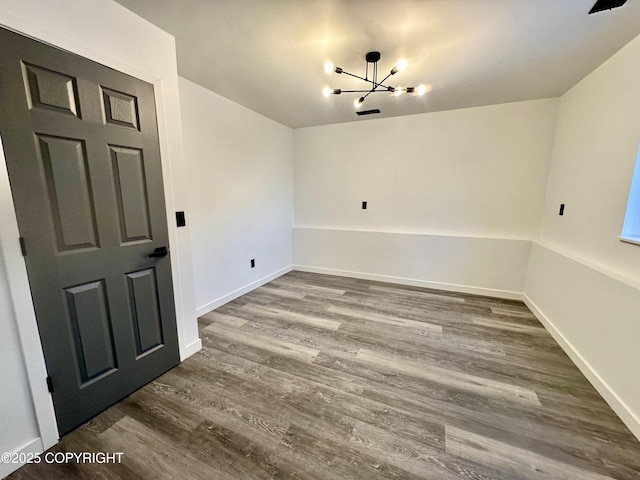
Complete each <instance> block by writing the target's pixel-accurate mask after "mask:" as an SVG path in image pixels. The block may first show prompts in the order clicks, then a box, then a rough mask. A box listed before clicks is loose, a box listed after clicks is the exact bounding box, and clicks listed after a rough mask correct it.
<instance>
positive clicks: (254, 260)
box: [251, 258, 256, 268]
mask: <svg viewBox="0 0 640 480" xmlns="http://www.w3.org/2000/svg"><path fill="white" fill-rule="evenodd" d="M255 266H256V259H255V258H252V259H251V268H255Z"/></svg>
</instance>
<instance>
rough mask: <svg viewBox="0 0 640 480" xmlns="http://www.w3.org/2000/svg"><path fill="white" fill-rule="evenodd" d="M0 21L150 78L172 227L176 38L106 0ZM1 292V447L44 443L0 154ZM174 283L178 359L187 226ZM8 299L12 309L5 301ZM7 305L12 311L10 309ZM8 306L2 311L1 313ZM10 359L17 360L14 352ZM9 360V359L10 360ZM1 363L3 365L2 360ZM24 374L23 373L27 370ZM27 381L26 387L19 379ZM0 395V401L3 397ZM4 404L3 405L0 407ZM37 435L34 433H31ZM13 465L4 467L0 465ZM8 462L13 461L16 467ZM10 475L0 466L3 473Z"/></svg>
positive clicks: (42, 407)
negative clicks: (10, 395)
mask: <svg viewBox="0 0 640 480" xmlns="http://www.w3.org/2000/svg"><path fill="white" fill-rule="evenodd" d="M0 25H1V26H4V27H7V28H10V29H12V30H15V31H18V32H21V33H24V34H27V35H29V36H32V37H34V38H37V39H40V40H43V41H45V42H47V43H50V44H53V45H56V46H59V47H60V48H62V49H65V50H68V51H71V52H74V53H77V54H79V55H82V56H84V57H87V58H90V59H92V60H95V61H98V62H100V63H102V64H105V65H107V66H109V67H112V68H115V69H117V70H120V71H123V72H125V73H128V74H130V75H134V76H136V77H138V78H141V79H142V80H145V81H147V82H150V83H152V84H154V86H155V89H156V106H157V109H158V128H159V133H160V149H161V154H162V161H163V174H164V179H165V197H166V203H167V217H168V219H169V225H170V226H171V225H175V218H174V214H173V212H174V211H175V210H186V211H187V212H188V211H189V208H188V205H187V195H186V188H187V185H186V182H185V178H184V174H183V170H184V168H183V167H182V163H183V154H182V125H181V119H180V104H179V96H178V77H177V64H176V57H175V42H174V39H173V37H172V36H170V35H169V34H167V33H165V32H163V31H161V30H160V29H158V28H157V27H155V26H153V25H151V24H149V23H148V22H146V21H143V20H142V19H140V18H139V17H137V16H136V15H134V14H132V13H131V12H129V11H128V10H126V9H124V8H123V7H122V6H120V5H118V4H116V3H115V2H112V1H111V0H56V2H49V1H44V0H0ZM0 213H2V216H1V217H0V218H2V222H0V253H1V254H2V260H3V262H2V265H1V268H0V276H2V277H3V278H5V279H7V281H8V282H7V283H8V285H4V284H0V296H2V297H3V298H4V297H6V296H8V297H9V298H10V299H11V303H10V304H9V303H4V300H3V304H2V307H1V308H2V312H1V313H2V316H1V317H0V330H2V331H3V332H4V331H7V332H9V333H8V334H7V336H4V335H3V336H0V351H3V352H4V351H5V350H7V351H9V352H13V355H15V354H16V352H18V350H17V347H16V343H15V335H14V334H12V333H11V332H16V331H17V332H18V337H19V340H20V344H21V351H22V357H23V359H22V367H19V366H18V367H16V368H15V370H13V371H11V372H8V371H4V372H3V375H6V376H7V378H6V379H5V378H4V377H3V380H4V381H3V384H2V386H3V389H4V390H7V391H8V390H14V391H15V395H18V397H19V398H18V399H14V400H7V401H8V402H10V410H9V411H8V412H5V411H4V410H3V413H8V415H7V416H6V417H0V419H2V421H3V423H2V424H1V425H0V446H2V447H3V448H4V449H5V450H6V451H12V450H18V449H21V448H23V447H24V446H31V447H29V448H33V445H37V444H38V443H39V445H40V449H42V448H48V447H50V446H51V445H52V444H53V443H55V441H56V439H57V430H56V427H55V418H54V417H53V410H52V404H51V400H50V395H49V393H48V392H47V390H46V383H45V377H46V372H45V368H44V359H43V357H42V349H41V347H40V342H39V338H38V332H37V326H36V323H35V316H34V313H33V307H32V305H31V302H30V294H29V285H28V280H27V276H26V271H25V268H24V262H23V260H22V257H21V255H20V249H19V247H18V245H17V238H18V237H19V233H18V228H17V223H16V219H15V211H14V209H13V204H12V200H11V192H10V189H9V182H8V179H7V174H6V165H5V162H4V157H3V156H2V155H1V152H0ZM169 241H170V246H171V250H172V256H171V263H172V268H173V279H174V289H175V294H176V310H177V315H178V335H179V342H180V354H181V358H185V357H186V356H188V355H189V354H191V353H193V352H195V351H197V349H198V348H200V341H199V339H198V331H197V322H196V317H195V301H194V291H193V274H192V261H191V247H190V234H189V229H188V228H184V229H176V228H170V231H169ZM9 305H11V307H9ZM9 309H10V311H8V310H9ZM5 310H7V311H5ZM14 360H15V358H14ZM8 361H9V360H8ZM3 368H4V365H3ZM25 371H26V372H27V378H25V375H24V372H25ZM25 382H26V383H28V385H29V388H30V391H29V392H28V393H27V392H26V390H25V389H24V384H25ZM4 398H5V397H4V394H3V397H2V401H3V402H4ZM4 405H5V404H4V403H2V406H3V408H4ZM7 418H21V419H22V420H23V421H22V423H21V424H22V425H23V428H19V429H13V428H12V427H11V424H10V423H5V421H6V419H7ZM34 435H39V438H33V436H34ZM9 467H10V466H7V465H2V469H5V468H9ZM13 467H17V465H14V466H13ZM5 473H8V472H7V471H5V470H0V475H4V474H5Z"/></svg>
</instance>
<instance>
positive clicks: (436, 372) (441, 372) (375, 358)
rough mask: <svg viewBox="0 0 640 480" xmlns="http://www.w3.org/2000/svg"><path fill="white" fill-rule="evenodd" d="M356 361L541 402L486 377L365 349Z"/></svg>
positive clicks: (482, 391) (523, 390)
mask: <svg viewBox="0 0 640 480" xmlns="http://www.w3.org/2000/svg"><path fill="white" fill-rule="evenodd" d="M356 358H357V359H358V360H361V361H364V362H367V363H370V364H374V365H379V366H383V367H386V368H389V369H391V370H396V371H399V372H403V373H405V374H407V375H410V376H413V377H417V378H422V379H425V380H430V381H433V382H436V383H441V384H445V385H451V386H453V387H456V388H460V389H462V390H470V391H472V392H475V393H478V394H480V395H488V396H492V397H500V398H504V399H508V400H511V401H517V402H522V403H526V404H529V405H536V406H539V405H540V400H538V396H537V395H536V393H535V392H534V391H532V390H528V389H526V388H521V387H517V386H515V385H509V384H506V383H501V382H496V381H495V380H490V379H488V378H482V377H477V376H474V375H469V374H466V373H462V372H457V371H455V370H449V369H444V368H440V367H436V366H434V365H424V364H422V363H420V362H415V361H412V360H407V359H403V358H399V357H391V356H388V355H381V354H379V353H377V352H374V351H372V350H366V349H361V350H360V351H359V352H358V355H357V357H356ZM425 367H426V368H425Z"/></svg>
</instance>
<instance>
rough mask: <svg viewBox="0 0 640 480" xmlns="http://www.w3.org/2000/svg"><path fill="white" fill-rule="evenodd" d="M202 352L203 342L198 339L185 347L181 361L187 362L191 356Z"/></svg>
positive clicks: (181, 353) (181, 354)
mask: <svg viewBox="0 0 640 480" xmlns="http://www.w3.org/2000/svg"><path fill="white" fill-rule="evenodd" d="M200 350H202V340H200V339H199V338H198V339H197V340H195V341H193V342H191V343H190V344H189V345H187V346H186V347H184V349H183V350H182V351H181V352H180V361H181V362H183V361H185V360H186V359H187V358H189V357H190V356H191V355H193V354H194V353H197V352H199V351H200Z"/></svg>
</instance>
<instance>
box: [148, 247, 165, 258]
mask: <svg viewBox="0 0 640 480" xmlns="http://www.w3.org/2000/svg"><path fill="white" fill-rule="evenodd" d="M168 253H169V250H167V247H158V248H156V249H155V250H154V251H153V253H150V254H149V258H162V257H166V256H167V254H168Z"/></svg>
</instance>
